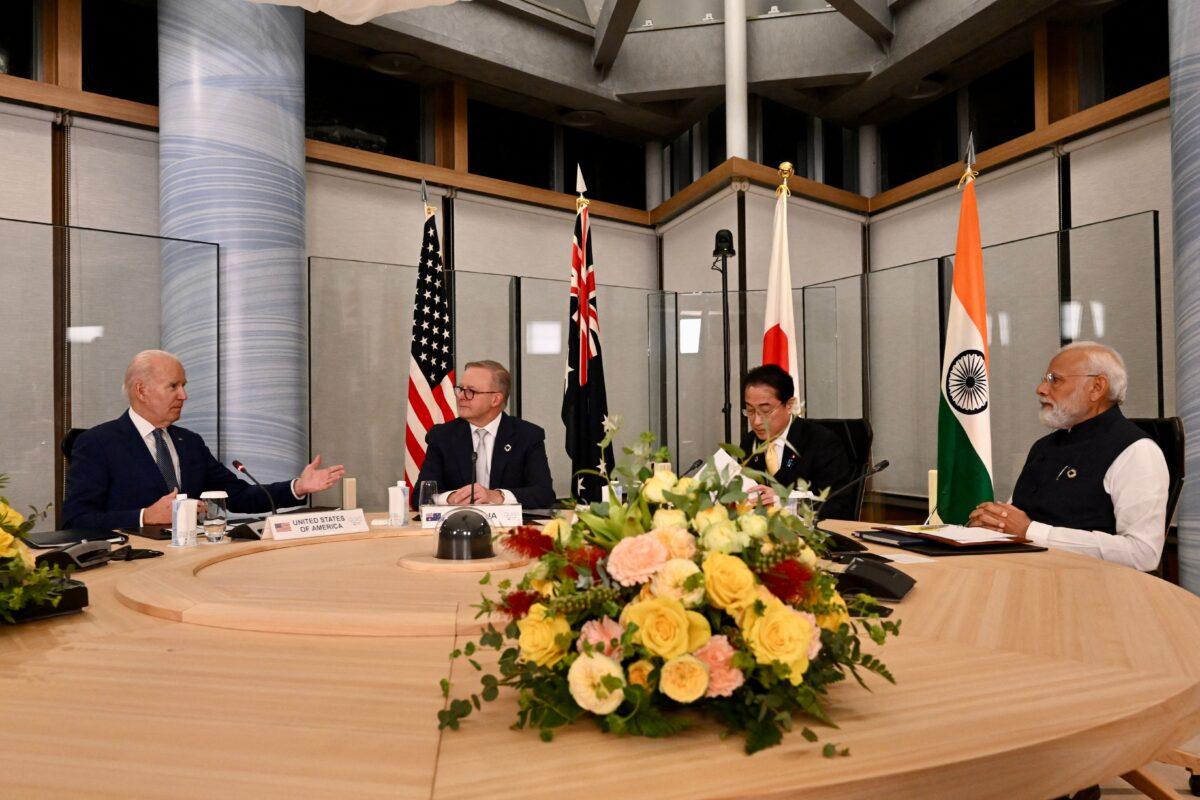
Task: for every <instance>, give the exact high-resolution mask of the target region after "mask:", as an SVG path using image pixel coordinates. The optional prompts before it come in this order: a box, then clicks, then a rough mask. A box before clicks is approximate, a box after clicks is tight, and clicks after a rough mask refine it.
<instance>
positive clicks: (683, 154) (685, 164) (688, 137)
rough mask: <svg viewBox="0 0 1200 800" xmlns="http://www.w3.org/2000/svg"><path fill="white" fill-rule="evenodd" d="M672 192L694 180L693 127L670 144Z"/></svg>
mask: <svg viewBox="0 0 1200 800" xmlns="http://www.w3.org/2000/svg"><path fill="white" fill-rule="evenodd" d="M669 147H670V150H669V153H670V157H671V164H670V167H671V194H675V193H677V192H679V191H680V190H681V189H683V188H684V187H685V186H687V185H688V184H690V183H691V182H692V129H691V128H688V129H687V130H686V131H684V132H683V133H681V134H679V136H677V137H675V139H674V140H673V141H672V142H671V144H670V146H669Z"/></svg>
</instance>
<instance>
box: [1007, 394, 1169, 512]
mask: <svg viewBox="0 0 1200 800" xmlns="http://www.w3.org/2000/svg"><path fill="white" fill-rule="evenodd" d="M1147 438H1149V437H1148V436H1147V435H1146V434H1145V433H1143V432H1142V430H1141V428H1139V427H1138V426H1137V425H1134V424H1133V423H1132V422H1130V421H1129V420H1128V419H1126V418H1125V415H1124V414H1122V413H1121V409H1120V407H1119V406H1113V407H1112V408H1110V409H1109V410H1108V411H1105V412H1104V413H1103V414H1099V415H1097V416H1095V417H1092V418H1091V419H1089V420H1086V421H1084V422H1081V423H1079V424H1078V425H1076V426H1075V427H1073V428H1071V430H1069V431H1068V430H1057V431H1054V432H1053V433H1051V434H1050V435H1049V436H1043V437H1042V438H1041V439H1038V440H1037V441H1036V442H1034V444H1033V447H1032V448H1031V449H1030V450H1029V458H1027V459H1026V460H1025V467H1024V468H1023V469H1022V470H1021V475H1020V477H1019V478H1017V485H1016V487H1015V488H1014V489H1013V505H1015V506H1016V507H1017V508H1019V509H1021V510H1022V511H1024V512H1025V513H1026V514H1028V515H1029V518H1030V519H1031V520H1033V521H1035V522H1043V523H1045V524H1047V525H1053V526H1056V527H1059V526H1061V527H1066V528H1079V529H1082V530H1089V531H1105V532H1107V533H1116V532H1117V520H1116V515H1115V514H1114V512H1113V505H1112V498H1111V497H1110V496H1109V494H1108V492H1106V491H1104V474H1105V473H1106V472H1108V468H1109V467H1111V466H1112V463H1113V462H1114V461H1116V459H1117V456H1119V455H1121V453H1122V452H1123V451H1124V450H1125V448H1127V447H1129V445H1131V444H1133V443H1134V442H1136V441H1137V440H1138V439H1147Z"/></svg>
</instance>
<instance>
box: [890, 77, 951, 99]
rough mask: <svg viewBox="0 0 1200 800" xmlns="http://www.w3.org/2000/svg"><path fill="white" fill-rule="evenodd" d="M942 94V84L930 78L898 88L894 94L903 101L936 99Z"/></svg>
mask: <svg viewBox="0 0 1200 800" xmlns="http://www.w3.org/2000/svg"><path fill="white" fill-rule="evenodd" d="M941 92H942V85H941V84H940V83H938V82H937V81H933V80H930V79H929V78H922V79H921V80H919V81H915V82H914V83H905V84H901V85H900V86H897V87H896V89H895V91H894V92H893V94H894V95H896V97H899V98H900V99H902V100H925V99H927V98H930V97H936V96H937V95H939V94H941Z"/></svg>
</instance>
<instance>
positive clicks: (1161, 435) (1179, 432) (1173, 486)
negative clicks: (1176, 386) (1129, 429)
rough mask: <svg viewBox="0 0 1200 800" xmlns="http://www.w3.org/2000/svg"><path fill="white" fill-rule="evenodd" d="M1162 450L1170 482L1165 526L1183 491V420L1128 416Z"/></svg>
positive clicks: (1169, 520) (1177, 418)
mask: <svg viewBox="0 0 1200 800" xmlns="http://www.w3.org/2000/svg"><path fill="white" fill-rule="evenodd" d="M1129 421H1130V422H1132V423H1133V424H1134V425H1137V426H1138V427H1139V428H1141V429H1142V430H1143V431H1144V432H1145V433H1146V435H1147V436H1149V437H1150V438H1151V439H1153V440H1154V443H1155V444H1157V445H1158V446H1159V448H1160V449H1161V450H1162V453H1163V457H1164V458H1165V459H1166V460H1167V473H1168V474H1169V475H1170V483H1169V485H1168V491H1167V527H1170V525H1171V519H1172V517H1174V516H1175V506H1176V505H1177V504H1178V503H1179V495H1180V494H1181V493H1182V492H1183V476H1184V472H1183V442H1184V435H1183V420H1182V419H1180V418H1179V417H1130V418H1129Z"/></svg>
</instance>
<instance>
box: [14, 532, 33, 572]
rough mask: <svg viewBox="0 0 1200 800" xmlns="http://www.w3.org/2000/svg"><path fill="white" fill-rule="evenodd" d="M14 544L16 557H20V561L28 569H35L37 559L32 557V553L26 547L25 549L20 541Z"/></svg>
mask: <svg viewBox="0 0 1200 800" xmlns="http://www.w3.org/2000/svg"><path fill="white" fill-rule="evenodd" d="M16 544H17V555H18V556H19V557H20V559H21V560H22V561H24V562H25V566H26V567H28V568H29V569H33V568H34V567H36V566H37V558H36V557H35V556H34V555H33V551H32V550H30V549H29V548H28V547H26V546H25V543H24V542H22V541H21V540H20V539H18V540H17V543H16Z"/></svg>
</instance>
